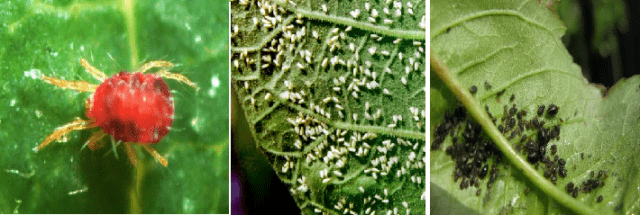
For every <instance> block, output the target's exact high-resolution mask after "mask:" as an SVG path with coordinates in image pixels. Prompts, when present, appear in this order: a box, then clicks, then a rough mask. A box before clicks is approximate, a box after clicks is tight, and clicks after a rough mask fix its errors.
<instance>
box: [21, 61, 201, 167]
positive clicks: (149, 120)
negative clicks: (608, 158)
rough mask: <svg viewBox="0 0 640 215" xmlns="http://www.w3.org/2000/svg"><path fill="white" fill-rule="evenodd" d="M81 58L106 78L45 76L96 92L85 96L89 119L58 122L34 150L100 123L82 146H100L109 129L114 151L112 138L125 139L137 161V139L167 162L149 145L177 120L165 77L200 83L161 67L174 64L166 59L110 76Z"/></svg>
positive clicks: (96, 75) (64, 85)
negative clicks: (69, 78) (71, 79)
mask: <svg viewBox="0 0 640 215" xmlns="http://www.w3.org/2000/svg"><path fill="white" fill-rule="evenodd" d="M80 64H82V66H83V67H84V68H85V69H86V71H87V72H88V73H89V74H91V75H92V76H93V77H94V78H96V79H98V80H99V81H101V82H102V83H101V84H100V85H95V84H91V83H88V82H85V81H65V80H60V79H56V78H51V77H47V76H44V75H43V76H42V77H41V78H42V80H44V81H45V82H47V83H49V84H52V85H55V86H58V87H62V88H68V89H72V90H77V91H80V92H92V93H93V95H92V96H91V97H90V98H89V99H87V101H86V102H85V107H86V109H87V110H86V112H85V114H86V115H87V118H89V119H87V120H85V119H76V120H74V121H72V122H70V123H67V124H65V125H63V126H60V127H58V128H57V129H56V130H55V131H53V133H52V134H50V135H49V136H47V138H45V140H44V141H43V142H42V143H41V144H40V145H38V146H37V147H35V148H34V149H33V150H34V151H35V152H38V151H40V150H41V149H42V148H44V147H45V146H47V145H48V144H49V143H51V142H53V141H54V140H57V139H60V138H61V137H63V136H64V135H65V134H67V133H69V132H71V131H74V130H83V129H88V128H94V127H100V130H98V131H96V132H95V133H93V134H92V135H91V137H90V138H89V140H88V141H87V142H86V143H85V144H84V146H82V148H84V147H85V146H89V149H91V150H96V149H99V148H101V147H102V146H103V145H104V143H103V142H101V141H100V140H101V139H102V138H104V137H105V136H107V135H110V136H111V139H112V144H113V148H114V152H115V147H116V143H114V142H118V143H120V142H124V146H125V149H126V150H125V151H126V152H127V155H128V156H129V160H130V161H131V164H133V165H136V163H137V158H136V153H135V151H134V149H133V146H132V145H133V143H137V144H139V145H142V147H144V149H145V150H146V151H147V152H149V153H150V154H151V155H152V156H153V157H154V158H155V159H156V160H157V161H158V162H160V164H162V165H163V166H167V165H168V164H169V163H168V162H167V159H165V158H164V157H162V156H161V155H160V154H159V153H158V152H157V151H156V150H155V149H153V148H151V146H149V145H150V144H155V143H158V142H159V141H160V140H161V139H162V138H163V137H164V136H165V135H166V134H167V133H168V132H169V129H170V128H171V124H172V123H173V117H174V106H173V97H172V96H171V92H170V91H169V87H168V86H167V84H165V82H164V80H162V78H163V77H164V78H169V79H174V80H177V81H179V82H182V83H185V84H187V85H189V86H191V87H193V88H195V89H198V88H197V87H196V85H195V84H194V83H193V82H191V81H190V80H189V79H188V78H187V77H185V76H183V75H180V74H173V73H170V72H168V71H167V70H165V69H163V68H166V67H173V64H172V63H171V62H168V61H152V62H148V63H146V64H144V65H142V67H140V68H139V69H138V70H136V71H134V72H132V73H129V72H126V71H122V72H120V73H118V74H115V75H113V76H112V77H111V78H108V77H107V76H106V75H105V74H104V73H103V72H101V71H100V70H98V69H96V68H95V67H93V66H92V65H91V64H89V62H87V60H85V59H80ZM152 68H160V70H159V71H158V72H156V73H155V74H144V73H145V72H146V71H147V70H149V69H152ZM116 156H117V155H116Z"/></svg>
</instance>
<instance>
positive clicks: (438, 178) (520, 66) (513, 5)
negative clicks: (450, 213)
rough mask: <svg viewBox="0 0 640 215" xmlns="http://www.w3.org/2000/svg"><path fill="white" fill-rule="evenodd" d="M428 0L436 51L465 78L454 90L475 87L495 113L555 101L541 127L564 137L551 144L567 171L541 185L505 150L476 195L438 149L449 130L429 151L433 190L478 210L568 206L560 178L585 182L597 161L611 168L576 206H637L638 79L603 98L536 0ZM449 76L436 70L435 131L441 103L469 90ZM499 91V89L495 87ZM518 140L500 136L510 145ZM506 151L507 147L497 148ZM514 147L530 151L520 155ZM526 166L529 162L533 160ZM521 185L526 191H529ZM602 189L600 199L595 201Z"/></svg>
mask: <svg viewBox="0 0 640 215" xmlns="http://www.w3.org/2000/svg"><path fill="white" fill-rule="evenodd" d="M430 4H431V8H432V13H431V35H430V37H431V46H432V50H433V51H434V55H435V56H437V58H438V59H439V60H441V61H442V62H443V63H445V64H446V66H447V67H448V68H449V70H450V72H451V74H452V76H453V77H454V79H455V80H457V81H459V82H460V83H461V86H459V87H457V88H455V90H456V91H459V90H463V91H466V90H468V89H469V88H470V87H471V86H472V85H475V86H477V87H478V92H477V93H476V94H475V96H474V98H473V99H472V100H470V101H471V103H473V104H477V105H474V107H477V108H480V107H482V109H481V110H480V111H481V112H484V106H485V105H487V106H488V107H489V110H490V112H491V113H492V114H493V115H494V116H497V118H498V120H499V119H500V117H501V116H502V112H503V106H504V105H509V107H511V105H512V103H515V104H516V105H517V107H518V109H524V110H527V111H528V113H529V116H528V117H527V119H530V118H532V117H533V115H535V113H536V111H537V109H538V106H539V105H547V106H548V105H549V104H552V103H553V104H555V105H557V106H558V107H560V109H559V112H558V114H557V115H556V117H555V118H551V117H549V116H545V117H544V119H545V120H546V121H547V126H553V125H556V124H558V125H560V126H561V135H560V139H559V140H552V141H551V142H550V143H549V145H552V144H557V148H558V155H559V156H560V157H561V158H564V159H565V160H566V163H567V164H566V166H567V169H568V173H567V177H566V178H561V177H559V178H558V181H557V185H555V186H556V187H557V189H555V192H548V191H544V192H543V191H542V190H541V189H540V187H539V185H538V184H539V183H533V182H535V181H534V180H537V179H535V178H532V177H529V176H526V174H524V173H525V172H523V171H527V170H523V171H522V170H521V168H519V167H518V165H515V163H514V162H515V160H513V159H508V160H507V159H505V160H506V163H507V165H501V166H500V168H501V169H500V170H501V171H500V175H499V177H498V179H497V181H496V182H495V183H494V184H493V188H492V189H491V194H490V196H489V197H488V198H487V197H486V195H485V193H486V191H485V190H486V186H485V185H486V181H487V180H483V181H482V183H481V184H482V185H481V188H482V189H483V191H482V195H481V196H479V197H478V196H476V195H475V192H476V189H475V188H472V189H466V190H461V189H460V186H459V184H460V181H458V183H455V182H454V180H453V170H454V167H455V162H454V161H452V160H451V157H449V156H448V155H446V153H445V151H444V149H445V148H446V147H447V146H449V145H450V144H451V138H447V139H446V140H445V143H443V145H442V146H441V148H440V149H439V150H434V151H431V155H430V156H431V161H430V165H431V172H430V177H431V186H432V187H434V186H435V187H437V189H432V191H434V190H435V192H436V193H433V192H432V194H431V195H432V196H433V195H445V196H448V197H450V198H452V199H454V201H452V202H453V203H452V204H451V205H452V207H467V208H469V209H471V210H473V211H475V212H478V213H480V214H497V213H513V214H540V213H549V214H558V213H560V214H565V213H572V212H575V211H572V210H569V208H570V206H569V205H568V204H566V203H560V200H563V201H564V200H566V199H567V198H571V197H570V196H569V195H567V194H566V192H565V186H566V184H567V183H568V182H573V183H575V184H581V183H582V182H583V181H586V180H587V179H590V178H591V176H590V172H591V171H594V172H595V173H596V174H597V172H598V171H600V170H602V171H607V172H608V176H609V177H608V178H607V179H606V180H604V181H605V182H606V185H605V186H604V187H601V188H598V189H596V190H594V191H592V192H590V193H588V194H585V193H583V192H580V194H579V196H578V197H577V200H578V204H579V205H578V206H580V207H582V208H585V209H586V210H587V211H589V213H596V214H612V213H637V212H638V202H639V201H638V199H639V193H638V192H637V189H636V188H637V187H638V186H639V182H640V181H639V180H638V178H639V175H638V169H639V168H638V158H637V156H635V154H636V153H637V151H638V146H639V145H638V136H639V134H640V132H638V127H639V124H638V118H639V117H640V111H639V110H638V109H639V106H638V105H637V104H638V101H640V94H639V93H638V85H639V84H640V78H639V77H637V76H636V77H632V78H630V79H626V80H623V81H620V82H619V83H617V84H616V85H615V86H614V87H612V88H611V89H609V90H608V91H607V95H606V96H604V97H603V94H602V93H603V92H602V90H601V89H600V88H599V87H597V86H594V85H591V84H589V83H587V81H586V79H584V78H583V77H582V75H581V72H580V68H579V67H578V66H577V65H575V64H574V63H573V62H572V58H571V56H570V55H569V54H568V53H567V51H566V49H565V48H564V46H563V45H562V42H561V41H560V37H561V36H562V34H563V33H564V30H565V27H564V26H563V24H562V23H561V22H560V21H559V20H558V18H557V16H556V15H555V14H553V13H552V12H550V11H548V10H547V9H546V7H545V6H544V5H540V4H538V2H537V1H494V2H491V3H488V2H480V1H479V2H473V3H470V2H464V3H463V2H457V1H456V2H450V1H431V3H430ZM485 81H487V82H489V83H490V84H491V85H492V87H491V88H490V89H487V88H485V87H484V82H485ZM445 83H446V82H445V81H443V80H442V79H440V78H439V77H438V76H436V75H435V74H432V76H431V91H430V94H431V125H430V126H431V131H433V130H434V129H435V126H437V125H438V124H439V123H441V122H442V121H443V116H444V112H445V111H446V110H449V109H451V108H453V107H456V106H457V100H458V99H460V100H463V99H468V98H465V97H461V96H459V95H460V94H456V93H452V91H450V88H447V87H446V86H445ZM502 90H505V93H504V95H502V96H498V92H500V91H502ZM511 94H514V95H515V100H514V101H513V102H510V101H509V97H510V95H511ZM469 95H470V94H469ZM558 118H561V119H563V122H561V121H559V120H558ZM484 130H485V131H487V130H489V128H486V127H485V128H484ZM494 130H496V131H497V129H495V128H494ZM529 135H536V133H529ZM431 137H432V138H433V132H432V133H431ZM518 137H519V136H518ZM519 139H520V138H514V139H513V140H511V141H509V142H506V144H509V146H510V147H513V146H515V145H514V144H516V143H518V142H519V141H520V140H519ZM503 140H506V139H504V138H503ZM494 141H495V140H494ZM511 151H512V150H511ZM503 153H505V154H507V153H511V152H507V151H505V150H503ZM583 153H584V159H582V157H581V154H583ZM513 155H515V154H513ZM515 156H519V157H522V158H524V160H526V155H523V154H517V155H515ZM503 163H504V162H503ZM525 165H529V167H531V168H529V169H533V167H532V166H530V164H528V163H526V164H525ZM541 166H543V165H541ZM543 170H544V168H540V170H538V171H537V173H536V174H539V175H542V174H543ZM545 180H546V179H545ZM526 188H529V189H530V190H531V193H529V194H528V195H526V194H525V189H526ZM548 190H551V189H548ZM600 195H602V196H603V197H604V198H603V199H604V200H603V201H602V202H600V203H597V197H598V196H600ZM485 199H487V201H486V202H485ZM432 201H437V200H434V199H432ZM460 205H463V206H460ZM445 208H446V207H445ZM432 212H434V211H432ZM436 212H437V211H436Z"/></svg>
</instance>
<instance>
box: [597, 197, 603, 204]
mask: <svg viewBox="0 0 640 215" xmlns="http://www.w3.org/2000/svg"><path fill="white" fill-rule="evenodd" d="M602 199H604V198H603V197H602V195H600V196H598V203H600V202H602Z"/></svg>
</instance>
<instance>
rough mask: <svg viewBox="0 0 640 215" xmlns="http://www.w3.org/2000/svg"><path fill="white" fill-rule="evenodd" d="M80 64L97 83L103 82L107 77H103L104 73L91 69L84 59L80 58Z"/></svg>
mask: <svg viewBox="0 0 640 215" xmlns="http://www.w3.org/2000/svg"><path fill="white" fill-rule="evenodd" d="M80 64H82V66H83V67H84V69H85V70H87V72H88V73H89V74H91V75H92V76H93V77H94V78H96V79H98V81H100V82H104V80H105V79H107V75H105V74H104V72H102V71H100V70H99V69H96V68H95V67H93V66H92V65H91V64H90V63H89V61H87V60H85V59H84V58H80Z"/></svg>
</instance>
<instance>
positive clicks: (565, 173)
mask: <svg viewBox="0 0 640 215" xmlns="http://www.w3.org/2000/svg"><path fill="white" fill-rule="evenodd" d="M559 175H560V177H563V178H564V177H567V169H564V168H562V169H560V173H559Z"/></svg>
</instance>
